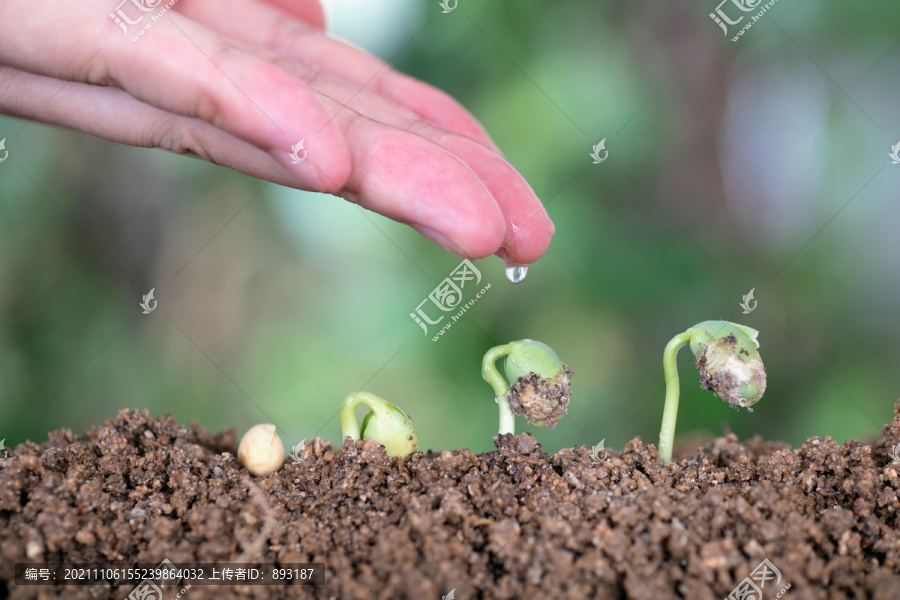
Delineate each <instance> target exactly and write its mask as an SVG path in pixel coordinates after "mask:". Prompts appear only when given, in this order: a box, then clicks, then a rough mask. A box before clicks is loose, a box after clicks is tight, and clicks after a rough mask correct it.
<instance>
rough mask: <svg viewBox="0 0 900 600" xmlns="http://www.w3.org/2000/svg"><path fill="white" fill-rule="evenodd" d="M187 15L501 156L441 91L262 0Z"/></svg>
mask: <svg viewBox="0 0 900 600" xmlns="http://www.w3.org/2000/svg"><path fill="white" fill-rule="evenodd" d="M182 12H183V13H184V14H185V15H188V16H190V17H191V18H192V19H194V20H195V21H197V22H199V23H203V24H204V25H206V26H208V27H210V28H211V29H214V30H216V31H221V32H224V33H227V34H228V35H232V36H234V37H236V38H239V39H242V40H244V41H246V42H248V43H250V44H253V45H255V46H262V47H266V48H269V49H271V50H273V51H274V52H275V53H277V54H279V55H281V56H283V57H284V58H289V59H292V60H294V61H297V62H299V63H301V64H304V65H306V66H308V67H310V68H312V69H316V70H321V71H324V72H327V73H330V74H331V75H334V76H337V77H340V78H341V79H344V80H346V81H348V82H350V83H353V84H354V85H356V86H357V87H358V88H365V89H367V90H369V91H371V92H374V93H376V94H380V95H382V96H384V97H385V98H388V99H390V100H392V101H394V102H396V103H397V104H400V105H401V106H405V107H407V108H408V109H410V110H412V111H413V112H414V113H415V114H417V115H418V116H419V117H421V118H423V119H425V120H427V121H430V122H432V123H434V124H435V125H437V126H438V127H441V128H443V129H447V130H449V131H453V132H456V133H459V134H462V135H465V136H468V137H470V138H472V139H474V140H476V141H478V142H480V143H482V144H484V145H486V146H489V147H490V148H493V149H494V150H496V151H498V152H499V149H498V148H497V146H496V145H495V144H494V142H493V141H492V140H491V139H490V137H489V136H488V134H487V133H486V132H485V130H484V128H483V127H482V126H481V124H480V123H479V122H478V120H477V119H475V117H473V116H472V115H471V114H470V113H469V112H468V111H467V110H466V109H465V108H463V106H462V105H461V104H459V102H457V101H456V100H454V99H453V98H452V97H451V96H449V95H448V94H446V93H444V92H442V91H441V90H439V89H437V88H435V87H432V86H430V85H428V84H426V83H423V82H421V81H419V80H417V79H414V78H412V77H409V76H406V75H403V74H401V73H398V72H396V71H394V70H393V69H392V68H391V67H390V66H389V65H387V64H386V63H384V62H383V61H381V60H379V59H377V58H375V57H374V56H372V55H370V54H368V53H366V52H364V51H362V50H359V49H358V48H354V47H352V46H350V45H348V44H346V43H344V42H341V41H338V40H335V39H333V38H330V37H328V36H326V35H324V34H323V33H321V32H319V31H317V30H315V29H314V28H312V27H309V26H308V25H306V24H305V23H302V22H300V21H298V20H296V19H294V18H292V17H291V16H290V15H288V14H286V13H285V12H284V11H281V10H278V9H276V8H274V7H273V6H267V5H265V4H263V3H261V2H258V1H257V0H219V1H218V2H215V3H210V2H203V1H199V0H189V1H188V3H187V4H186V5H185V6H184V7H183V9H182Z"/></svg>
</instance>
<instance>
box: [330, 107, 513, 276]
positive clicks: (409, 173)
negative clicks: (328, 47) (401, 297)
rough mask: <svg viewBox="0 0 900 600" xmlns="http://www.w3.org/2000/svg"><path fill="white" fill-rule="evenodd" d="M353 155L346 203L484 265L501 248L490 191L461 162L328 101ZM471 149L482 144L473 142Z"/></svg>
mask: <svg viewBox="0 0 900 600" xmlns="http://www.w3.org/2000/svg"><path fill="white" fill-rule="evenodd" d="M320 101H321V102H322V104H323V105H325V106H326V107H328V108H329V110H331V111H333V112H334V113H335V117H334V121H335V123H336V124H337V126H338V127H339V128H340V129H341V131H342V133H343V135H344V137H345V138H346V139H347V142H348V143H349V144H350V148H351V151H352V154H353V171H352V172H351V174H350V177H349V179H348V181H347V184H346V186H345V188H344V190H343V192H342V194H341V195H342V196H343V197H345V198H347V199H348V200H350V201H352V202H356V203H358V204H360V205H361V206H363V207H364V208H368V209H369V210H373V211H375V212H377V213H380V214H382V215H384V216H386V217H389V218H391V219H394V220H395V221H399V222H401V223H408V224H409V225H411V226H412V227H413V228H414V229H416V230H417V231H418V232H419V233H421V234H422V235H424V236H425V237H427V238H428V239H430V240H431V241H433V242H435V243H437V244H438V245H440V246H442V247H443V248H445V249H447V250H449V251H450V252H453V253H455V254H458V255H460V256H463V257H466V258H473V259H474V258H484V257H486V256H490V255H491V254H494V253H496V252H497V251H498V250H499V249H500V247H501V246H502V245H503V242H504V239H505V233H506V226H505V221H504V217H503V213H502V212H501V210H500V207H499V206H498V205H497V203H496V201H495V200H494V197H493V196H492V195H491V193H490V191H489V190H488V189H487V187H485V185H484V183H483V182H482V180H481V179H480V178H479V177H478V176H477V175H476V174H475V173H474V172H473V171H472V169H471V168H470V167H469V166H468V165H467V164H466V163H465V162H463V161H462V160H460V159H459V157H457V156H455V155H454V154H452V153H450V152H448V151H447V150H445V149H444V148H442V147H440V146H439V145H437V144H435V143H433V142H431V141H429V140H427V139H425V138H424V137H422V136H420V135H417V134H415V133H412V132H411V131H407V130H404V129H400V128H395V127H390V126H387V125H385V124H383V123H379V122H377V121H374V120H372V119H370V118H368V117H365V116H363V115H360V114H359V113H357V112H356V111H354V110H352V109H350V108H344V107H341V105H340V103H338V102H337V101H335V100H332V99H330V98H328V97H326V96H321V97H320ZM471 143H472V144H473V145H478V144H476V143H475V142H471Z"/></svg>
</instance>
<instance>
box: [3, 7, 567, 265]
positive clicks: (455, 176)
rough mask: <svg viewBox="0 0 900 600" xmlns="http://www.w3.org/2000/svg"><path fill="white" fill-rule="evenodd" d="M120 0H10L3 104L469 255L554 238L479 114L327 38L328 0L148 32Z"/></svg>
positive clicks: (168, 21)
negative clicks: (369, 215)
mask: <svg viewBox="0 0 900 600" xmlns="http://www.w3.org/2000/svg"><path fill="white" fill-rule="evenodd" d="M117 4H118V2H117V1H113V2H110V0H84V1H82V2H78V3H72V2H64V1H62V0H50V1H48V2H40V3H35V2H33V1H32V0H3V2H0V112H2V113H4V114H9V115H13V116H17V117H21V118H24V119H30V120H35V121H41V122H46V123H52V124H57V125H61V126H64V127H69V128H72V129H77V130H81V131H84V132H87V133H90V134H92V135H96V136H98V137H101V138H104V139H108V140H111V141H115V142H118V143H123V144H130V145H134V146H141V147H155V148H162V149H165V150H169V151H173V152H178V153H185V154H186V153H191V154H194V155H197V156H199V157H201V158H203V159H205V160H208V161H210V162H213V163H215V164H220V165H223V166H226V167H229V168H232V169H235V170H237V171H241V172H243V173H247V174H249V175H252V176H254V177H259V178H261V179H266V180H268V181H272V182H275V183H278V184H281V185H286V186H290V187H295V188H298V189H305V190H313V191H322V192H327V193H332V194H335V195H339V196H342V197H344V198H346V199H348V200H350V201H352V202H356V203H358V204H360V205H361V206H362V207H364V208H367V209H370V210H373V211H375V212H378V213H380V214H383V215H385V216H387V217H390V218H392V219H394V220H397V221H399V222H402V223H408V224H410V225H411V226H412V227H413V228H415V229H416V230H417V231H419V232H420V233H422V234H423V235H425V236H426V237H428V238H429V239H431V240H433V241H435V242H436V243H438V244H440V245H441V246H443V247H444V248H446V249H448V250H450V251H451V252H454V253H456V254H458V255H460V256H464V257H467V258H473V259H474V258H484V257H486V256H490V255H491V254H498V253H499V254H501V255H502V254H503V253H504V252H505V253H507V254H508V255H509V259H510V260H511V261H512V262H514V263H518V264H528V263H531V262H534V261H535V260H537V259H538V258H540V257H541V256H542V255H543V254H544V252H546V250H547V247H548V246H549V244H550V238H551V237H552V235H553V232H554V227H553V223H552V221H550V218H549V217H548V216H547V213H546V211H544V209H543V206H542V205H541V203H540V201H539V200H538V198H537V196H536V195H535V194H534V192H533V191H532V190H531V188H530V186H529V185H528V183H527V182H526V181H525V180H524V178H523V177H522V176H521V175H520V174H519V173H518V172H517V171H516V170H515V169H514V168H513V167H512V166H511V165H510V164H509V163H508V162H507V161H506V160H505V159H504V158H503V157H502V155H501V154H500V153H499V150H498V149H497V148H496V146H495V145H494V143H493V141H492V140H491V139H490V138H489V137H488V135H487V134H486V133H485V131H484V129H483V128H482V127H481V125H480V124H479V123H478V121H477V120H476V119H475V118H474V117H472V116H471V115H470V114H469V113H468V112H467V111H466V110H465V109H464V108H463V107H462V106H461V105H460V104H459V103H457V102H456V101H455V100H453V99H452V98H451V97H450V96H448V95H447V94H445V93H444V92H441V91H440V90H437V89H436V88H433V87H431V86H429V85H427V84H425V83H422V82H420V81H417V80H415V79H413V78H410V77H407V76H405V75H402V74H399V73H397V72H395V71H394V70H393V69H391V68H390V67H388V66H385V65H384V63H382V62H381V61H380V60H379V59H377V58H375V57H373V56H371V55H368V54H366V53H365V52H363V51H361V50H359V49H357V48H354V47H352V46H350V45H348V44H345V43H343V42H340V41H338V40H335V39H333V38H329V37H328V36H327V35H325V34H324V33H323V28H324V25H325V23H324V15H323V11H322V8H321V6H320V5H319V4H318V2H317V1H312V0H300V1H297V0H178V2H177V4H176V5H175V6H174V8H173V9H170V10H169V12H167V13H166V14H165V15H164V16H163V17H162V18H161V19H159V20H158V21H157V22H156V23H154V24H153V26H152V28H151V29H149V30H147V31H146V32H145V33H144V35H143V36H142V37H140V38H139V40H138V41H137V42H132V41H131V39H130V38H131V37H132V35H128V36H126V35H125V33H124V32H123V31H122V30H121V28H119V27H118V26H117V25H116V24H115V23H114V22H113V20H112V19H111V18H110V17H109V13H110V12H112V11H113V10H115V8H116V6H117ZM163 4H165V2H163ZM128 6H130V5H128ZM128 6H125V7H123V9H127V8H128ZM128 14H134V13H133V12H129V13H128ZM147 14H149V15H152V14H154V13H147ZM139 28H140V25H137V26H132V28H131V29H130V30H129V32H130V33H131V32H136V31H137V30H138V29H139ZM301 138H303V139H304V140H305V142H304V148H305V149H306V150H307V151H308V155H307V159H306V160H304V161H303V162H301V163H299V164H296V165H295V164H291V158H290V156H289V150H290V148H291V147H292V146H293V145H294V144H295V143H297V142H298V141H299V140H300V139H301Z"/></svg>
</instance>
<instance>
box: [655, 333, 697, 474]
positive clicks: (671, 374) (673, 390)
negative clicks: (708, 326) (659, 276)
mask: <svg viewBox="0 0 900 600" xmlns="http://www.w3.org/2000/svg"><path fill="white" fill-rule="evenodd" d="M690 341H691V330H690V329H688V330H687V331H685V332H684V333H679V334H678V335H676V336H675V337H673V338H672V340H671V341H670V342H669V343H668V344H666V349H665V351H664V352H663V374H664V375H665V378H666V404H665V408H663V418H662V428H661V429H660V430H659V448H658V450H659V456H660V458H662V459H663V461H664V462H667V463H668V462H671V461H672V445H673V444H674V443H675V419H677V418H678V394H679V387H678V365H677V364H676V362H675V357H676V356H677V355H678V350H679V349H680V348H681V347H682V346H683V345H685V344H687V343H688V342H690Z"/></svg>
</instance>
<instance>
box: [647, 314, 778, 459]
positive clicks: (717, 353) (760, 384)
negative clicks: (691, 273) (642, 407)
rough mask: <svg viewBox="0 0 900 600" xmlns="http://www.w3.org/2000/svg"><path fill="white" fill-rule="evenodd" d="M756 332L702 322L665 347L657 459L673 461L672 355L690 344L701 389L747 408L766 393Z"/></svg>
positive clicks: (675, 371)
mask: <svg viewBox="0 0 900 600" xmlns="http://www.w3.org/2000/svg"><path fill="white" fill-rule="evenodd" d="M758 336H759V332H758V331H757V330H755V329H751V328H750V327H746V326H744V325H738V324H737V323H730V322H728V321H703V322H702V323H698V324H696V325H694V326H693V327H691V328H690V329H688V330H687V331H685V332H684V333H679V334H678V335H676V336H675V337H674V338H672V340H671V341H670V342H669V343H668V344H667V345H666V350H665V352H664V353H663V371H664V373H665V377H666V404H665V408H664V409H663V420H662V428H661V429H660V432H659V456H660V457H661V458H662V459H663V461H664V462H670V461H671V460H672V445H673V444H674V441H675V419H676V417H677V416H678V393H679V388H678V367H677V366H676V364H675V356H676V355H677V354H678V350H679V349H680V348H681V346H683V345H684V344H688V343H689V344H690V345H691V351H692V352H693V353H694V357H695V358H696V359H697V371H698V372H699V373H700V387H701V388H703V389H704V390H709V391H711V392H713V393H715V395H716V396H718V397H719V398H721V399H722V400H724V401H725V402H727V403H728V404H729V405H731V406H732V407H734V408H737V407H739V406H743V407H744V408H746V409H747V410H749V411H750V412H753V409H752V408H750V407H751V406H752V405H754V404H756V402H758V401H759V399H760V398H762V395H763V392H765V391H766V369H765V367H764V366H763V363H762V359H760V357H759V352H758V351H757V348H759V342H758V341H757V337H758Z"/></svg>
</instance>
